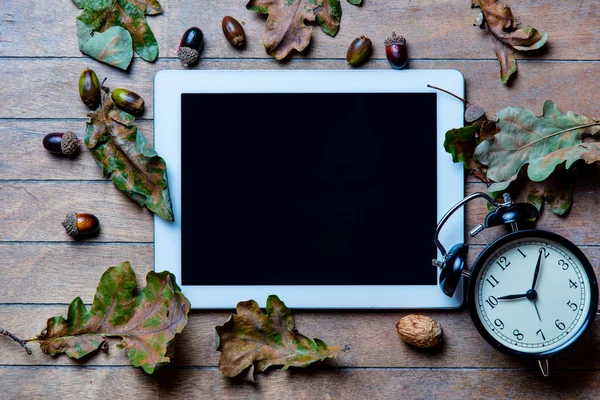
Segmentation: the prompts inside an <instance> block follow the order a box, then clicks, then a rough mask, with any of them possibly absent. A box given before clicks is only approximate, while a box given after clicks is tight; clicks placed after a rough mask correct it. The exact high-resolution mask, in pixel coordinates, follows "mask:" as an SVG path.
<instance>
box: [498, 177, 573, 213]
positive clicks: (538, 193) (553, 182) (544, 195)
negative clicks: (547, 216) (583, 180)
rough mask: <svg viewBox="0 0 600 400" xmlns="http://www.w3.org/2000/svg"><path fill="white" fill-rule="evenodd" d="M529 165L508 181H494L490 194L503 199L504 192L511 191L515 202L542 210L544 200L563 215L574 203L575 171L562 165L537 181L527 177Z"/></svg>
mask: <svg viewBox="0 0 600 400" xmlns="http://www.w3.org/2000/svg"><path fill="white" fill-rule="evenodd" d="M527 175H528V167H525V168H523V170H522V171H521V173H519V175H518V176H515V177H513V178H512V179H510V180H508V181H506V182H498V183H493V184H491V185H490V187H489V188H488V190H489V192H490V196H492V197H493V198H494V199H497V200H501V199H502V194H503V193H505V192H508V193H510V195H511V198H512V200H513V201H514V202H528V203H531V204H533V205H534V206H536V208H537V209H538V210H541V208H542V206H543V204H544V200H546V201H547V202H548V204H549V206H550V209H551V210H552V212H553V213H555V214H556V215H560V216H563V215H565V213H566V212H567V211H568V210H569V209H570V208H571V204H572V203H573V198H572V192H573V172H572V171H571V170H566V169H565V168H564V165H560V166H559V167H558V168H557V169H556V171H555V172H554V173H553V174H552V175H550V176H549V177H548V178H547V179H545V180H544V181H541V182H535V181H532V180H530V179H528V177H527Z"/></svg>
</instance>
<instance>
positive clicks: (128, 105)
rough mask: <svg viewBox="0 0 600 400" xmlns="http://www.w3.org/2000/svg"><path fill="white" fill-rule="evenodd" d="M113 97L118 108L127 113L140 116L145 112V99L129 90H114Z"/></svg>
mask: <svg viewBox="0 0 600 400" xmlns="http://www.w3.org/2000/svg"><path fill="white" fill-rule="evenodd" d="M111 97H112V99H113V101H114V102H115V104H116V105H117V107H119V108H121V109H123V110H125V111H127V112H128V113H129V114H131V115H134V116H138V115H140V114H141V113H142V112H144V99H142V97H141V96H140V95H139V94H137V93H135V92H132V91H131V90H128V89H123V88H119V89H115V90H113V92H112V94H111Z"/></svg>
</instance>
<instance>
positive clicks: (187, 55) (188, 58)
mask: <svg viewBox="0 0 600 400" xmlns="http://www.w3.org/2000/svg"><path fill="white" fill-rule="evenodd" d="M177 57H179V59H180V60H181V62H182V63H183V66H184V67H188V66H190V65H195V64H197V63H198V59H199V58H200V53H199V52H198V51H197V50H194V49H192V48H191V47H180V48H179V50H177Z"/></svg>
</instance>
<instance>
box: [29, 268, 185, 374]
mask: <svg viewBox="0 0 600 400" xmlns="http://www.w3.org/2000/svg"><path fill="white" fill-rule="evenodd" d="M136 289H137V281H136V278H135V273H134V271H133V268H132V267H131V264H130V263H129V262H127V261H126V262H124V263H121V264H120V265H118V266H115V267H111V268H109V269H108V270H107V271H106V272H104V274H103V275H102V278H100V282H99V283H98V288H97V289H96V295H95V296H94V301H93V303H92V307H91V309H90V310H88V309H87V308H86V306H85V305H84V304H83V301H82V300H81V298H79V297H77V298H75V299H74V300H73V301H72V302H71V304H70V305H69V310H68V312H67V318H64V317H63V316H57V317H53V318H49V319H48V322H47V324H46V328H45V329H44V331H43V332H42V333H41V334H40V336H38V338H37V340H38V341H39V342H40V347H41V349H42V351H43V352H44V354H48V355H52V356H54V355H57V354H61V353H65V354H67V355H68V356H69V357H71V358H76V359H79V358H81V357H84V356H86V355H88V354H90V353H91V352H94V351H96V350H97V349H98V348H100V347H101V346H102V345H103V344H104V343H105V342H106V338H111V337H120V338H121V339H122V341H121V346H122V347H124V348H125V349H126V350H127V355H128V356H129V359H130V360H131V362H132V363H133V365H135V366H136V367H142V368H143V369H144V371H145V372H146V373H148V374H152V373H153V372H154V371H156V370H157V369H158V368H160V367H161V366H163V365H165V364H167V363H169V362H170V356H171V355H172V353H173V347H174V344H175V337H176V335H177V334H178V333H180V332H181V331H182V330H183V328H185V326H186V324H187V320H188V313H189V311H190V302H189V301H188V300H187V299H186V298H185V296H184V295H183V294H182V293H181V289H180V288H179V286H177V283H176V282H175V276H174V275H173V274H171V273H169V272H160V273H156V272H154V271H150V272H149V273H148V275H147V276H146V287H144V288H143V289H142V290H141V291H139V292H137V293H136Z"/></svg>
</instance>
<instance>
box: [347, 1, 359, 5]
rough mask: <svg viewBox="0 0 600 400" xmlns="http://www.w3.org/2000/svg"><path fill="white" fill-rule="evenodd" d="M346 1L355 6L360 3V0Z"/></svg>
mask: <svg viewBox="0 0 600 400" xmlns="http://www.w3.org/2000/svg"><path fill="white" fill-rule="evenodd" d="M348 3H350V4H354V5H355V6H359V5H361V4H362V0H348Z"/></svg>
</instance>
